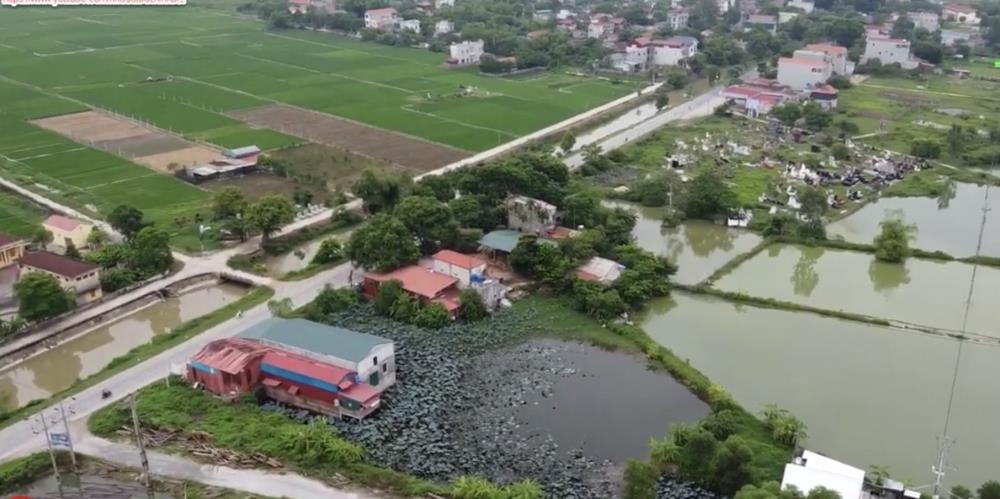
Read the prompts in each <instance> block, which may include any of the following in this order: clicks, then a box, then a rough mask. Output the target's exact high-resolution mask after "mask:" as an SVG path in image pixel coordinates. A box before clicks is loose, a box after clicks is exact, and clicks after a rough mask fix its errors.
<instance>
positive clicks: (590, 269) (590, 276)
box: [576, 256, 625, 286]
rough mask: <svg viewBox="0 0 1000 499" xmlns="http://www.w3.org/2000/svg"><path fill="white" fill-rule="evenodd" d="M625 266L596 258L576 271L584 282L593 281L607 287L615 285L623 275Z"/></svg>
mask: <svg viewBox="0 0 1000 499" xmlns="http://www.w3.org/2000/svg"><path fill="white" fill-rule="evenodd" d="M623 270H625V266H624V265H622V264H620V263H618V262H616V261H614V260H608V259H607V258H602V257H599V256H595V257H593V258H591V259H590V260H587V262H586V263H584V264H583V265H581V266H580V267H579V268H577V269H576V276H577V277H578V278H580V279H583V280H584V281H593V282H597V283H600V284H604V285H605V286H607V285H610V284H613V283H614V282H615V281H617V280H618V278H619V277H620V276H621V275H622V271H623Z"/></svg>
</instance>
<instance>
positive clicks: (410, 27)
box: [399, 19, 420, 33]
mask: <svg viewBox="0 0 1000 499" xmlns="http://www.w3.org/2000/svg"><path fill="white" fill-rule="evenodd" d="M399 29H400V30H402V31H409V32H412V33H420V19H407V20H405V21H400V22H399Z"/></svg>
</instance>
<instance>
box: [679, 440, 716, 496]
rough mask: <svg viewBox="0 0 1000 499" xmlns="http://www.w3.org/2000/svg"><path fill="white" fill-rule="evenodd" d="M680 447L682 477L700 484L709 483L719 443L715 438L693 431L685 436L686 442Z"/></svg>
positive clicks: (713, 470)
mask: <svg viewBox="0 0 1000 499" xmlns="http://www.w3.org/2000/svg"><path fill="white" fill-rule="evenodd" d="M678 444H679V445H680V446H681V455H680V469H681V471H682V472H683V474H684V476H685V477H687V478H690V479H691V480H694V481H696V482H700V483H706V484H707V483H711V480H712V477H713V474H714V472H715V466H714V465H715V455H716V453H717V452H718V449H719V442H718V441H716V440H715V437H714V436H713V435H712V434H711V433H709V432H707V431H705V430H703V429H701V428H698V429H695V430H694V431H692V432H691V433H690V435H687V436H686V442H683V443H678Z"/></svg>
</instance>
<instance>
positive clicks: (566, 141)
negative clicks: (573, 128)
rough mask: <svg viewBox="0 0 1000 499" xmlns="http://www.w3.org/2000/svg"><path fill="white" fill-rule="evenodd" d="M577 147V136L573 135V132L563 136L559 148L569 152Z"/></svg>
mask: <svg viewBox="0 0 1000 499" xmlns="http://www.w3.org/2000/svg"><path fill="white" fill-rule="evenodd" d="M575 145H576V135H573V132H566V134H565V135H563V138H562V140H560V141H559V148H560V149H562V150H563V152H569V151H570V150H572V149H573V146H575Z"/></svg>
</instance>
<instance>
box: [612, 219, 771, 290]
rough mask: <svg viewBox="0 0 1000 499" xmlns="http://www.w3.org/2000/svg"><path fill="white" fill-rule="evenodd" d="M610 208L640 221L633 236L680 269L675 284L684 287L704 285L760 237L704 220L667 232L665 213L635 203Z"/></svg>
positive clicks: (758, 241) (756, 242)
mask: <svg viewBox="0 0 1000 499" xmlns="http://www.w3.org/2000/svg"><path fill="white" fill-rule="evenodd" d="M605 204H606V205H608V206H618V207H622V208H626V209H629V210H631V211H632V212H633V213H635V214H636V216H637V217H638V218H637V220H636V224H635V229H633V230H632V235H634V236H635V239H636V243H638V244H639V246H641V247H642V248H643V249H646V250H648V251H652V252H653V253H656V254H658V255H664V256H666V257H667V258H669V259H670V261H671V262H673V263H674V264H675V265H677V267H678V268H677V274H676V275H674V280H675V281H676V282H679V283H681V284H696V283H698V282H700V281H703V280H704V279H705V278H707V277H708V276H710V275H712V273H713V272H715V271H716V270H718V268H719V267H721V266H723V265H724V264H725V263H726V262H728V261H729V260H732V259H733V258H734V257H735V256H737V255H739V254H740V253H746V252H747V251H750V250H751V249H752V248H753V247H754V246H756V245H757V244H758V243H760V241H761V239H760V236H758V235H756V234H754V233H753V232H750V231H747V230H737V229H728V228H726V227H723V226H721V225H715V224H713V223H710V222H706V221H703V220H688V221H686V222H684V223H683V224H681V225H680V226H678V227H674V228H669V229H668V228H663V227H661V221H662V220H663V210H662V209H661V208H645V207H642V206H638V205H634V204H631V203H622V202H611V201H606V202H605Z"/></svg>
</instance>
